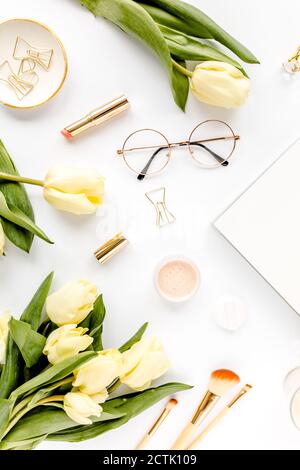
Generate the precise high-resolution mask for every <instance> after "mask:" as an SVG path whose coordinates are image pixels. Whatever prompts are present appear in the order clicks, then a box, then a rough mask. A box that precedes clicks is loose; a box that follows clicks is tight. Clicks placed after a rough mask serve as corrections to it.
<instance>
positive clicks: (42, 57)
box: [13, 36, 54, 70]
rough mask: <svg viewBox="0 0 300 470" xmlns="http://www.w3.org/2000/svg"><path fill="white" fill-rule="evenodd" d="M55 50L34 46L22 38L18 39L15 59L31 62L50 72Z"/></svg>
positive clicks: (14, 52)
mask: <svg viewBox="0 0 300 470" xmlns="http://www.w3.org/2000/svg"><path fill="white" fill-rule="evenodd" d="M53 52H54V51H53V49H46V48H39V47H36V46H32V45H31V44H29V43H28V42H27V41H25V39H23V38H21V37H20V36H18V37H17V39H16V43H15V47H14V51H13V57H14V58H15V59H17V60H22V61H23V60H25V61H31V62H34V63H35V64H38V65H40V66H41V67H42V68H43V69H44V70H49V68H50V65H51V60H52V57H53Z"/></svg>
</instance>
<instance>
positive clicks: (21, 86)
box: [0, 60, 38, 100]
mask: <svg viewBox="0 0 300 470" xmlns="http://www.w3.org/2000/svg"><path fill="white" fill-rule="evenodd" d="M0 81H2V82H5V83H7V84H8V85H9V86H10V87H11V88H12V89H13V90H14V92H15V94H16V95H17V97H18V99H19V100H22V99H23V98H24V96H26V95H28V93H29V92H30V91H31V90H32V89H33V87H34V85H35V84H36V83H37V81H38V76H37V74H36V73H35V72H33V71H32V70H27V71H22V70H21V67H20V69H19V72H18V74H16V73H15V72H14V71H13V69H12V68H11V66H10V64H9V62H8V61H7V60H5V61H4V62H3V63H2V64H1V65H0Z"/></svg>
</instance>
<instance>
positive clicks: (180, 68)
mask: <svg viewBox="0 0 300 470" xmlns="http://www.w3.org/2000/svg"><path fill="white" fill-rule="evenodd" d="M172 64H173V65H174V67H175V68H176V69H177V70H178V71H179V72H180V73H182V75H185V76H186V77H189V78H191V77H192V76H193V72H191V71H190V70H188V69H186V68H185V67H183V66H182V65H180V64H178V62H176V60H174V59H172ZM0 175H1V173H0Z"/></svg>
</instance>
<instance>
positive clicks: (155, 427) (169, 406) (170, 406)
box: [136, 398, 178, 450]
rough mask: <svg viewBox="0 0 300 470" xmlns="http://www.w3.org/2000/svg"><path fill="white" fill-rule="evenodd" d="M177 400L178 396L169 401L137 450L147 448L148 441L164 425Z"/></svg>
mask: <svg viewBox="0 0 300 470" xmlns="http://www.w3.org/2000/svg"><path fill="white" fill-rule="evenodd" d="M177 403H178V402H177V400H176V398H171V400H169V402H168V403H167V405H166V407H165V409H164V410H163V411H162V413H161V414H160V416H159V417H158V419H157V420H156V421H155V423H154V424H153V426H152V428H151V429H150V430H149V431H148V432H147V434H146V435H145V436H144V437H143V439H142V440H141V442H140V443H139V445H138V446H137V448H136V449H137V450H141V449H145V447H146V446H147V444H148V442H149V441H150V439H151V438H152V436H153V435H154V434H155V433H156V431H157V430H158V428H159V427H160V426H161V425H162V423H163V422H164V421H165V419H166V418H167V417H168V416H169V414H170V412H171V410H173V408H174V407H175V406H176V405H177Z"/></svg>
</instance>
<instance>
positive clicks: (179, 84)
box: [172, 60, 190, 111]
mask: <svg viewBox="0 0 300 470" xmlns="http://www.w3.org/2000/svg"><path fill="white" fill-rule="evenodd" d="M177 62H178V63H179V64H180V65H182V66H183V67H185V66H186V64H185V61H182V60H177ZM172 83H173V93H174V95H175V96H176V103H177V104H178V106H179V107H180V109H182V110H183V111H185V107H186V102H187V99H188V96H189V91H190V82H189V79H188V77H187V76H186V75H183V74H182V73H181V72H179V71H178V70H177V69H176V67H174V66H173V76H172Z"/></svg>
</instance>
